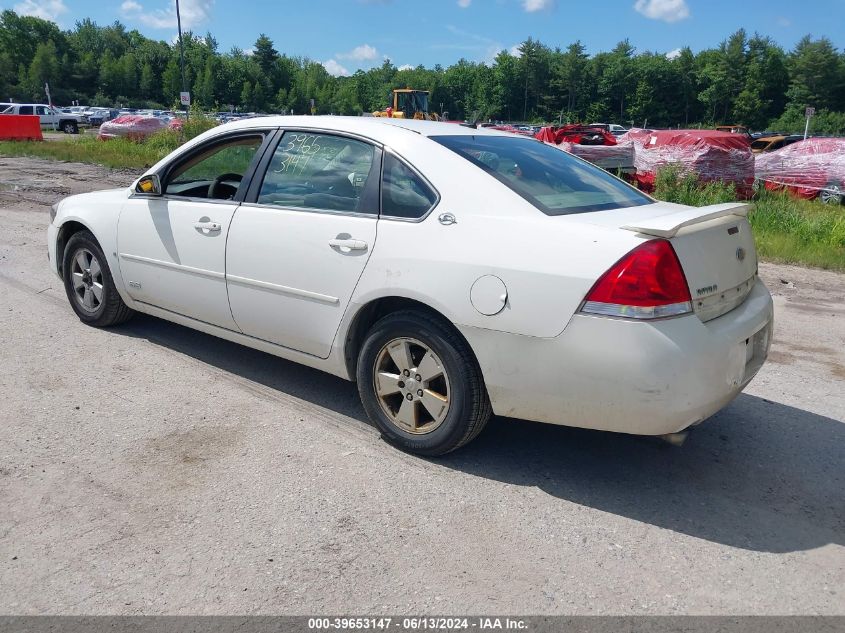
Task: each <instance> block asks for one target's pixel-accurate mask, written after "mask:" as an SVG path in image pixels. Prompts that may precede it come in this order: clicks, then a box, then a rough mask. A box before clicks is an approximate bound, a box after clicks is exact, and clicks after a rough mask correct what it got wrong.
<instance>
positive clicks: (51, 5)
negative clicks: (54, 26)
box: [15, 0, 70, 22]
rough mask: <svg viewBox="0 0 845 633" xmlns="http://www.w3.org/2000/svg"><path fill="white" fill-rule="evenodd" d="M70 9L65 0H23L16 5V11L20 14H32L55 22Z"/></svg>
mask: <svg viewBox="0 0 845 633" xmlns="http://www.w3.org/2000/svg"><path fill="white" fill-rule="evenodd" d="M69 10H70V9H68V8H67V6H66V5H65V3H64V1H63V0H23V2H19V3H18V4H16V5H15V12H16V13H18V14H19V15H31V16H34V17H36V18H41V19H42V20H52V21H53V22H55V21H56V18H58V17H59V16H60V15H62V14H63V13H67V12H68V11H69Z"/></svg>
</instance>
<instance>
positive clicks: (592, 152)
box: [535, 125, 634, 169]
mask: <svg viewBox="0 0 845 633" xmlns="http://www.w3.org/2000/svg"><path fill="white" fill-rule="evenodd" d="M576 127H577V128H580V129H581V130H584V129H585V128H584V127H583V126H574V125H570V126H566V128H559V129H557V130H555V128H552V127H544V128H543V129H541V130H540V131H539V132H537V135H536V136H535V138H537V139H539V140H541V141H543V142H544V143H547V144H549V145H554V146H555V147H557V148H558V149H562V150H563V151H565V152H569V153H570V154H574V155H575V156H578V157H580V158H583V159H584V160H586V161H589V162H591V163H593V164H594V165H597V166H599V167H603V168H604V169H630V168H631V167H632V166H633V165H634V144H633V143H632V142H630V141H628V142H625V143H618V142H617V140H616V137H615V136H613V135H612V134H608V133H607V132H605V131H604V130H602V129H600V128H589V129H590V131H591V134H592V135H593V136H592V138H593V139H594V138H595V136H594V135H595V134H596V133H599V134H601V135H602V139H603V141H604V142H605V143H606V144H604V145H592V144H591V145H580V144H579V143H578V140H583V132H582V131H576V130H575V129H574V128H576ZM567 128H569V129H567ZM576 139H577V140H576Z"/></svg>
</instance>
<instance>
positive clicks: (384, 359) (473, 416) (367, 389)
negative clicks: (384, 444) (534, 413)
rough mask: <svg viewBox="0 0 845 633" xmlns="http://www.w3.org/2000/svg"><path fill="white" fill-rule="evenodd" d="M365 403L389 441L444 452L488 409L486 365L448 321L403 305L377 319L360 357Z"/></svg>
mask: <svg viewBox="0 0 845 633" xmlns="http://www.w3.org/2000/svg"><path fill="white" fill-rule="evenodd" d="M357 380H358V392H359V393H360V395H361V401H362V402H363V404H364V409H365V410H366V411H367V415H369V417H370V419H371V420H373V421H374V422H375V424H376V426H377V427H378V428H379V430H380V431H381V433H382V437H384V439H386V440H387V441H388V442H390V443H391V444H394V445H395V446H398V447H399V448H401V449H403V450H405V451H408V452H410V453H416V454H419V455H426V456H436V455H443V454H445V453H448V452H450V451H453V450H455V449H457V448H460V447H461V446H463V445H464V444H466V443H467V442H469V441H470V440H472V439H473V438H475V436H477V435H478V434H479V433H480V432H481V430H482V428H484V425H485V424H486V423H487V420H488V419H489V418H490V415H491V406H490V400H489V398H488V397H487V390H486V389H485V387H484V381H483V379H482V376H481V370H480V368H479V367H478V363H477V362H476V360H475V357H474V355H473V353H472V350H471V349H470V348H469V345H467V343H466V341H464V340H463V338H461V336H460V335H459V334H458V333H457V332H456V331H454V329H453V328H452V327H451V326H449V325H448V324H446V323H444V322H442V321H441V320H440V319H438V318H435V317H433V316H429V315H427V314H424V313H422V312H415V311H402V312H395V313H393V314H390V315H388V316H386V317H384V318H382V319H381V320H380V321H378V322H377V323H376V324H375V325H374V326H373V327H372V329H371V330H370V332H369V333H368V335H367V338H366V341H365V342H364V345H363V347H362V349H361V353H360V355H359V357H358V367H357Z"/></svg>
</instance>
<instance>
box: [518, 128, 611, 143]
mask: <svg viewBox="0 0 845 633" xmlns="http://www.w3.org/2000/svg"><path fill="white" fill-rule="evenodd" d="M534 138H536V139H539V140H541V141H543V142H544V143H554V144H555V145H560V144H561V143H573V144H575V145H616V143H617V141H616V137H615V136H613V134H611V133H610V132H606V131H605V130H603V129H601V128H600V127H590V126H589V125H579V124H577V123H572V124H570V125H564V126H563V127H559V128H554V127H544V128H543V129H541V130H540V131H539V132H537V134H536V136H535V137H534Z"/></svg>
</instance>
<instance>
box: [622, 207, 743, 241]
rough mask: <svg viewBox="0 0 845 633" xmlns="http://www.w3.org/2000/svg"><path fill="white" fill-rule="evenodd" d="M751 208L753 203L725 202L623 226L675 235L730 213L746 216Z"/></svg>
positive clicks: (630, 228) (632, 229)
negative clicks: (684, 229)
mask: <svg viewBox="0 0 845 633" xmlns="http://www.w3.org/2000/svg"><path fill="white" fill-rule="evenodd" d="M750 210H751V205H750V204H747V203H745V202H726V203H724V204H711V205H710V206H707V207H694V208H691V209H681V210H680V211H672V212H671V213H667V214H666V215H659V216H657V217H656V218H651V219H649V220H643V221H642V222H640V223H639V224H636V225H633V224H629V225H627V226H623V227H622V228H623V229H625V230H626V231H634V232H635V233H644V234H645V235H654V236H656V237H666V238H669V237H675V234H676V233H677V232H678V231H680V230H681V229H682V228H684V227H685V226H691V225H693V224H701V223H702V222H707V221H709V220H715V219H716V218H722V217H725V216H728V215H735V216H737V217H741V218H744V217H745V216H747V215H748V212H749V211H750Z"/></svg>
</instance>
